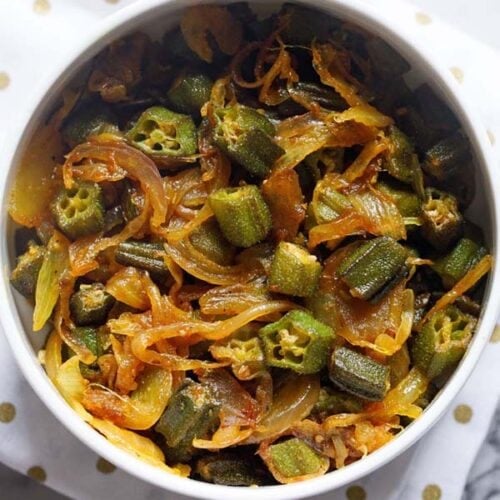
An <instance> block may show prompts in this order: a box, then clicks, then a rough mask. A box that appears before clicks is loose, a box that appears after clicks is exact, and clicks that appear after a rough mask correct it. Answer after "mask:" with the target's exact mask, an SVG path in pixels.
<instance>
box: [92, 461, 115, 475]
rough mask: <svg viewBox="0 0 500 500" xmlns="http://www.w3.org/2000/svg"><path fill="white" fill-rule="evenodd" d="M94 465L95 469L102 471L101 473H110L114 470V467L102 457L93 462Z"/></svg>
mask: <svg viewBox="0 0 500 500" xmlns="http://www.w3.org/2000/svg"><path fill="white" fill-rule="evenodd" d="M95 466H96V468H97V470H98V471H99V472H102V473H103V474H111V473H112V472H114V471H115V470H116V467H115V466H114V465H113V464H112V463H111V462H108V461H107V460H106V459H104V458H100V459H99V460H98V461H97V463H96V464H95Z"/></svg>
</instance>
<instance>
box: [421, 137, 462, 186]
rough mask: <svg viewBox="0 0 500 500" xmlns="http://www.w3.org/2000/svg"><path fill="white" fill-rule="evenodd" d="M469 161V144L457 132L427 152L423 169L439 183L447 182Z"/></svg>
mask: <svg viewBox="0 0 500 500" xmlns="http://www.w3.org/2000/svg"><path fill="white" fill-rule="evenodd" d="M469 161H470V148H469V142H468V141H467V138H465V137H464V135H463V134H462V133H461V132H456V133H455V134H453V135H452V136H450V137H447V138H446V139H443V140H442V141H440V142H438V143H437V144H435V145H434V146H433V147H432V148H431V149H429V150H428V151H427V153H426V154H425V160H424V163H423V165H422V168H423V169H424V170H425V172H426V173H428V174H429V175H431V176H432V177H434V178H435V179H437V180H438V181H445V180H447V179H449V178H452V177H453V176H454V175H455V173H456V171H457V169H458V168H459V167H461V166H463V164H464V163H468V162H469Z"/></svg>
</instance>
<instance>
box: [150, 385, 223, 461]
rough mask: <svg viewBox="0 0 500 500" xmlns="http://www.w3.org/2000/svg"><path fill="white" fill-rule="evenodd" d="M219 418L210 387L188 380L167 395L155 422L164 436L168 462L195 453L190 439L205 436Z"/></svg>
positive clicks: (156, 428)
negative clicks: (170, 394)
mask: <svg viewBox="0 0 500 500" xmlns="http://www.w3.org/2000/svg"><path fill="white" fill-rule="evenodd" d="M218 420H219V408H218V406H217V404H216V403H215V402H214V400H213V395H212V393H211V391H210V390H209V389H208V388H207V387H206V386H204V385H201V384H198V383H195V382H192V381H188V382H187V383H186V384H184V385H183V386H182V387H181V388H180V389H179V390H178V391H177V392H176V393H175V394H174V395H173V396H172V398H171V399H170V402H169V404H168V406H167V409H166V410H165V412H164V413H163V415H162V416H161V417H160V420H159V421H158V423H157V424H156V426H155V431H156V432H158V433H159V434H162V435H163V437H164V438H165V443H166V449H165V456H166V457H167V459H169V460H170V461H171V462H174V463H177V462H187V461H188V460H190V459H191V458H192V456H193V455H194V454H195V453H196V449H195V448H194V447H193V439H195V438H199V439H205V438H206V437H208V435H209V433H210V432H211V431H212V430H214V429H215V428H216V426H217V424H218Z"/></svg>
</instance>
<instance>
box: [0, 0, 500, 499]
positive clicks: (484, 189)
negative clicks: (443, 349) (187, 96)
mask: <svg viewBox="0 0 500 500" xmlns="http://www.w3.org/2000/svg"><path fill="white" fill-rule="evenodd" d="M197 3H200V2H196V1H191V0H189V1H186V0H141V1H140V2H136V3H135V4H132V5H131V6H129V7H126V8H124V9H122V10H121V11H119V12H118V13H117V14H115V15H114V16H112V17H110V18H108V19H106V20H105V21H103V22H102V23H101V24H100V25H98V26H97V28H96V29H95V30H93V31H92V30H89V29H88V27H86V28H85V30H82V32H81V43H80V44H79V46H77V47H75V48H74V49H73V50H72V52H71V53H70V54H69V55H68V57H67V58H66V60H65V61H64V64H62V65H61V66H59V67H55V68H53V69H52V72H51V75H50V78H49V79H48V80H47V81H45V83H44V84H42V85H41V86H39V87H38V88H39V92H38V94H37V95H36V96H35V99H34V100H33V105H32V106H31V108H29V109H28V112H29V114H28V115H27V116H26V120H24V123H22V124H21V125H20V127H19V128H18V129H17V130H15V131H14V132H13V133H12V134H11V135H10V137H9V139H10V140H9V144H8V145H7V154H4V156H3V157H2V158H1V159H0V162H1V163H2V165H1V166H2V168H0V196H1V201H2V214H3V216H2V217H1V218H0V240H1V250H0V257H1V262H2V273H1V278H0V303H1V304H3V306H2V314H1V321H2V325H3V329H4V331H5V332H6V334H7V337H8V340H9V342H10V344H11V346H12V349H13V351H14V354H15V357H16V358H17V361H18V363H19V366H20V367H21V369H22V371H23V372H24V375H25V376H26V378H27V379H28V381H29V383H30V384H31V386H32V387H33V389H34V390H35V392H36V393H37V394H38V396H39V397H40V398H41V399H42V400H43V401H44V403H45V404H46V405H47V406H48V407H49V408H50V410H51V411H52V412H53V413H54V415H55V416H56V417H57V418H58V419H59V420H60V422H61V423H62V424H63V425H65V426H66V427H67V428H68V429H69V430H70V431H71V432H72V433H73V434H74V435H75V436H77V437H78V438H79V439H80V440H81V441H82V442H84V443H85V444H86V445H88V446H89V447H90V448H92V449H93V450H94V451H95V452H96V453H98V454H100V455H101V456H103V457H105V458H106V459H108V460H109V461H111V462H112V463H114V464H116V465H117V466H118V467H120V468H122V469H124V470H126V471H127V472H129V473H131V474H133V475H136V476H137V477H139V478H141V479H143V480H145V481H149V482H150V483H152V484H155V485H157V486H159V487H161V488H165V489H167V490H173V491H176V492H178V493H183V494H186V495H191V496H193V497H200V498H207V499H221V498H231V499H235V498H245V499H259V500H266V499H273V500H276V499H279V498H286V499H293V498H303V497H307V496H311V495H316V494H319V493H321V492H324V491H327V490H332V489H335V488H339V487H341V486H343V485H345V484H348V483H349V482H352V481H355V480H356V479H359V478H360V477H362V476H364V475H366V474H368V473H370V472H373V471H374V470H376V469H378V468H379V467H381V466H382V465H384V464H385V463H387V462H389V461H390V460H392V459H394V458H395V457H396V456H398V455H399V454H400V453H402V452H403V451H404V450H406V449H407V448H408V447H409V446H410V445H411V444H413V443H414V442H415V441H417V440H418V439H419V438H420V437H422V436H423V435H424V434H425V433H426V432H427V431H428V430H429V429H430V428H431V427H432V425H433V424H435V423H436V421H437V420H438V419H439V417H440V416H441V415H442V414H443V412H444V411H445V410H446V408H447V407H448V406H449V405H450V403H451V402H452V400H453V398H454V397H455V396H456V394H457V393H458V391H459V390H460V388H461V387H462V385H463V384H464V382H465V381H466V379H467V378H468V377H469V375H470V373H471V371H472V369H473V368H474V365H475V364H476V362H477V361H478V358H479V355H480V354H481V351H482V349H483V347H484V345H485V344H486V342H487V341H488V338H489V336H490V334H491V332H492V330H493V327H494V322H495V319H496V316H497V311H498V306H499V302H500V290H499V288H500V282H499V280H498V267H495V269H494V271H493V272H492V273H491V274H490V277H489V279H488V285H487V287H486V294H485V297H484V307H483V312H482V315H481V318H480V322H479V326H478V329H477V332H476V334H475V335H474V339H473V341H472V343H471V345H470V347H469V350H468V352H467V354H466V356H465V357H464V359H463V360H462V362H461V363H460V365H459V367H458V368H457V370H456V371H455V373H454V374H453V376H452V377H451V379H450V380H449V381H448V383H447V384H446V386H445V387H444V389H443V390H442V391H441V392H440V394H439V395H438V396H437V397H436V398H435V399H434V401H433V402H432V403H431V405H430V406H429V407H428V408H427V409H426V410H425V412H424V414H423V415H422V416H421V417H420V418H419V419H418V420H417V421H415V422H414V423H412V424H411V425H410V426H409V427H408V428H406V429H405V430H404V431H403V432H402V433H401V434H400V435H399V436H398V437H397V438H396V439H394V440H393V441H392V442H391V443H389V444H387V445H385V446H384V447H382V448H381V449H379V450H377V451H375V452H374V453H372V454H371V455H369V456H367V457H366V458H364V459H362V460H360V461H358V462H356V463H354V464H352V465H349V466H348V467H346V468H344V469H341V470H338V471H334V472H331V473H329V474H326V475H325V476H323V477H319V478H317V479H312V480H309V481H306V482H302V483H297V484H290V485H280V486H268V487H262V488H258V489H253V488H250V489H249V488H230V487H224V486H217V485H212V484H206V483H200V482H198V481H194V480H191V479H184V478H180V477H176V476H172V475H169V474H168V473H165V472H163V471H161V470H159V469H156V468H154V467H152V466H150V465H148V464H146V463H143V462H141V461H139V460H138V459H136V458H135V457H133V456H131V455H129V454H127V453H125V452H123V451H121V450H119V449H118V448H116V447H115V446H113V445H111V444H110V443H109V442H108V441H106V439H105V438H104V437H102V436H101V435H100V434H98V433H97V432H96V431H94V430H93V429H92V428H90V427H89V426H88V425H87V424H86V423H84V422H83V421H82V420H81V419H80V417H78V416H77V415H76V414H75V413H74V412H73V410H71V409H70V407H69V406H68V405H67V404H66V403H65V401H64V400H63V399H62V397H61V396H60V395H59V393H58V392H57V390H56V389H55V388H54V386H53V385H52V384H51V382H50V381H49V380H48V378H47V376H46V375H45V373H44V371H43V369H42V367H41V366H40V364H39V362H38V360H37V357H36V353H37V350H38V349H39V348H40V347H41V345H42V343H43V339H40V335H39V334H38V335H33V333H32V332H31V329H30V325H31V313H32V311H31V308H30V307H29V306H28V305H27V303H26V301H24V300H23V299H21V298H20V297H19V296H18V295H16V294H14V293H13V292H12V290H11V287H10V285H9V280H8V275H9V269H10V268H11V265H12V263H13V260H14V256H13V243H12V241H13V238H12V233H13V227H12V224H11V223H10V222H9V221H8V217H7V216H6V215H5V214H6V205H7V199H8V193H9V188H10V185H11V183H12V180H13V177H14V175H15V170H16V164H17V162H18V160H19V158H20V156H21V154H22V152H23V150H24V148H25V147H26V145H27V144H28V142H29V138H30V136H31V134H32V133H33V131H34V130H35V129H36V127H37V125H38V124H39V123H40V122H41V120H42V119H44V117H46V116H47V114H48V112H49V111H50V110H51V109H52V108H53V106H54V104H55V101H56V99H57V97H58V96H59V95H60V92H61V90H62V89H63V88H64V86H65V85H66V84H67V83H68V81H69V80H70V79H71V77H73V76H74V75H75V74H76V72H77V71H78V70H79V68H81V66H82V65H83V64H85V62H87V61H88V60H89V59H90V58H91V57H93V56H94V55H95V54H96V53H97V52H98V51H99V50H101V49H102V48H103V47H104V46H105V45H106V44H108V43H109V42H110V41H112V40H113V39H116V38H119V37H121V36H123V35H125V34H126V33H128V32H130V31H133V30H136V29H143V30H144V29H146V28H147V30H148V31H153V32H154V31H155V29H156V30H158V29H159V30H160V32H161V31H164V30H165V29H167V28H170V27H171V26H173V25H175V23H176V22H177V21H178V18H179V16H178V14H179V10H180V9H181V8H184V7H186V6H187V5H192V4H197ZM221 3H229V2H227V1H226V2H221ZM252 3H253V4H256V5H258V8H260V9H262V8H264V9H266V10H270V9H272V8H273V7H276V6H277V5H278V4H279V3H278V2H271V1H265V0H260V1H259V0H257V1H255V2H252ZM302 3H304V4H309V5H311V6H315V7H316V8H318V9H321V10H323V11H324V12H325V13H331V14H333V15H336V16H338V17H340V18H342V19H345V20H348V21H351V22H354V23H356V24H358V25H360V26H361V27H363V28H365V29H366V30H368V31H371V32H373V33H375V34H377V35H379V36H381V37H382V38H384V39H385V40H386V41H388V42H389V43H391V44H392V45H393V46H394V47H395V48H397V49H398V50H399V51H400V52H401V53H402V54H403V55H404V56H405V57H406V59H407V60H408V61H409V62H410V63H411V64H412V66H413V67H414V69H416V70H417V71H418V72H419V73H420V74H421V75H422V77H423V78H424V80H425V81H427V82H428V83H430V84H431V85H432V86H433V87H434V89H435V90H436V91H437V92H438V93H439V94H440V95H441V97H442V98H443V99H444V100H445V101H446V102H447V103H448V105H449V106H450V107H451V109H452V110H453V111H454V112H455V114H456V116H457V117H458V119H459V120H460V122H461V124H462V126H463V128H464V130H465V131H466V133H467V134H468V136H469V138H470V141H471V144H472V148H473V150H474V153H475V156H476V161H477V170H476V173H475V175H476V182H477V194H476V200H475V202H474V204H473V208H472V210H471V212H472V213H471V214H470V215H471V216H472V217H473V218H474V219H475V220H476V222H478V223H479V224H480V225H481V226H482V227H483V229H484V231H485V233H486V235H487V239H488V243H489V246H490V248H491V251H492V253H493V255H494V256H495V261H496V260H497V259H498V249H499V245H498V220H499V206H498V201H497V200H496V199H495V196H494V194H495V192H498V191H497V189H496V181H495V175H496V174H495V173H494V172H493V167H494V164H493V161H492V159H491V158H490V157H489V155H490V153H489V147H488V144H487V139H486V132H485V130H484V127H483V126H482V124H481V123H480V121H479V120H478V118H477V117H476V115H475V114H474V112H473V110H472V109H471V106H470V105H469V104H468V103H467V102H466V100H465V98H464V97H463V96H462V95H461V93H460V92H461V91H460V89H459V88H458V86H457V85H456V83H455V82H454V81H453V79H452V78H451V77H450V75H449V73H448V71H447V70H446V69H444V68H440V67H439V64H438V63H437V62H436V60H435V55H434V54H433V48H432V47H428V46H425V44H424V43H423V42H422V41H421V40H419V39H416V38H412V39H409V38H408V36H407V34H405V33H403V32H402V31H401V30H400V29H399V28H398V25H397V24H398V23H393V22H390V20H389V19H388V18H386V15H385V13H384V12H382V11H381V10H380V9H379V8H378V5H375V3H374V4H373V5H372V4H367V3H365V2H364V1H363V0H307V1H303V2H302ZM264 4H265V5H264ZM7 383H8V382H7ZM61 466H63V464H61Z"/></svg>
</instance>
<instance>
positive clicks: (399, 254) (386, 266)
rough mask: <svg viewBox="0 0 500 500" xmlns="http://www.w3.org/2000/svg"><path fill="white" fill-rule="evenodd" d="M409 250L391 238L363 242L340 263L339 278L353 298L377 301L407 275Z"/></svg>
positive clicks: (383, 237) (382, 237) (384, 237)
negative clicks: (406, 263)
mask: <svg viewBox="0 0 500 500" xmlns="http://www.w3.org/2000/svg"><path fill="white" fill-rule="evenodd" d="M407 257H408V250H407V249H406V248H405V247H404V246H403V245H400V244H399V243H398V242H397V241H396V240H394V239H393V238H390V237H389V236H380V237H379V238H374V239H373V240H370V241H367V242H365V243H362V244H361V245H360V246H359V247H357V248H356V249H355V250H354V251H353V252H351V253H350V254H349V255H348V256H347V257H345V258H344V260H343V261H342V262H341V263H340V265H339V267H338V269H337V276H338V277H340V278H341V279H342V281H343V282H344V283H345V284H346V285H347V286H348V287H349V292H350V293H351V295H352V296H353V297H357V298H359V299H363V300H377V299H380V298H382V295H381V293H382V292H383V293H387V292H388V291H389V290H390V289H391V288H392V287H393V286H394V285H396V284H397V282H398V281H399V280H400V279H401V278H402V277H403V276H404V275H405V273H406V266H405V262H406V259H407Z"/></svg>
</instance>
